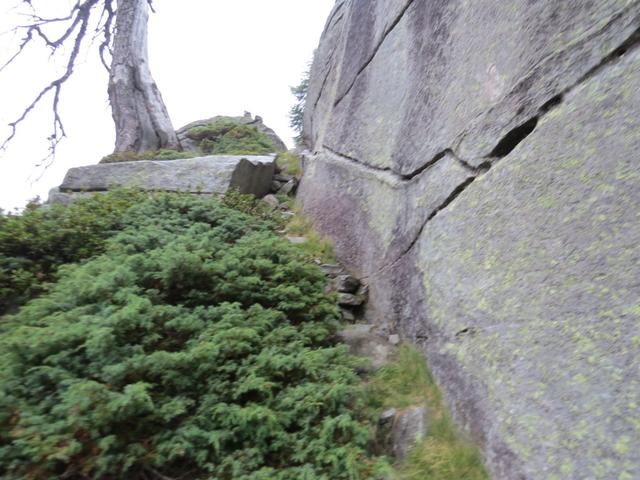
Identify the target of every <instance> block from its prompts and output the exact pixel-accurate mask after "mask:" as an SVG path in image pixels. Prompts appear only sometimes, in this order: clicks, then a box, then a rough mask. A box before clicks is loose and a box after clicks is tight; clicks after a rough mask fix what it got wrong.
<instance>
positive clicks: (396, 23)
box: [333, 0, 414, 107]
mask: <svg viewBox="0 0 640 480" xmlns="http://www.w3.org/2000/svg"><path fill="white" fill-rule="evenodd" d="M413 2H414V0H409V1H408V2H407V4H406V5H405V6H404V8H403V9H402V11H401V12H400V13H399V14H398V16H397V17H396V18H395V19H394V20H393V22H392V23H391V25H389V27H388V28H387V29H386V30H385V31H384V33H383V34H382V38H381V39H380V41H379V42H378V44H377V45H376V46H375V48H374V49H373V52H372V53H371V55H370V56H369V58H368V59H367V61H366V62H364V64H363V65H362V67H360V68H359V69H358V71H357V72H356V74H355V76H354V77H353V80H352V81H351V83H350V84H349V86H348V87H347V89H346V90H345V91H344V93H343V94H342V95H340V97H339V98H337V99H336V101H335V102H334V104H333V106H334V107H336V106H337V105H338V104H339V103H340V102H341V101H342V100H343V99H344V98H345V97H346V96H347V95H348V94H349V92H350V91H351V89H352V88H353V86H354V85H355V84H356V81H357V80H358V77H359V76H360V74H361V73H362V72H364V70H365V69H366V68H367V67H368V66H369V64H370V63H371V62H372V61H373V59H374V58H375V57H376V54H377V53H378V50H380V47H382V44H383V43H384V42H385V40H386V39H387V37H388V36H389V34H390V33H391V32H392V31H393V29H394V28H396V26H397V25H398V24H399V23H400V20H402V17H404V14H405V13H406V12H407V10H409V7H410V6H411V5H412V4H413Z"/></svg>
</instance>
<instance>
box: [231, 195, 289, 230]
mask: <svg viewBox="0 0 640 480" xmlns="http://www.w3.org/2000/svg"><path fill="white" fill-rule="evenodd" d="M222 202H223V203H224V204H225V205H226V206H227V207H229V208H233V209H234V210H237V211H239V212H242V213H246V214H248V215H252V216H254V217H258V218H260V219H263V220H266V221H268V222H271V223H272V225H273V226H274V227H276V228H282V227H283V226H284V222H283V219H282V214H281V213H280V212H279V211H274V210H273V209H272V208H271V207H270V206H269V205H268V204H267V203H266V202H263V201H262V200H261V199H259V198H257V197H256V196H255V195H247V194H243V193H240V192H238V191H237V190H234V189H231V190H229V191H228V192H227V193H226V194H225V195H224V197H223V199H222Z"/></svg>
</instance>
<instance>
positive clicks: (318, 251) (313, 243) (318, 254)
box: [286, 206, 337, 263]
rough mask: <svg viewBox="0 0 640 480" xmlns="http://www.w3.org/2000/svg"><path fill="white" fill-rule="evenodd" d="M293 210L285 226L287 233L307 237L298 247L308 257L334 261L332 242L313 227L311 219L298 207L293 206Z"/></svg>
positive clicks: (335, 259)
mask: <svg viewBox="0 0 640 480" xmlns="http://www.w3.org/2000/svg"><path fill="white" fill-rule="evenodd" d="M293 211H294V213H295V215H294V216H293V217H292V218H291V220H290V221H289V223H288V224H287V226H286V231H287V234H289V235H294V236H301V237H305V238H306V239H307V241H306V242H304V243H301V244H300V245H299V248H300V249H301V250H302V251H303V252H304V253H305V255H306V256H307V258H308V259H310V260H315V259H318V260H320V261H322V262H324V263H335V262H336V261H337V258H336V253H335V250H334V249H333V244H332V243H331V242H330V241H329V240H328V239H326V238H324V237H322V236H321V235H320V234H319V233H318V232H316V231H315V230H314V229H313V224H312V223H311V220H309V218H308V217H306V216H305V215H304V214H303V213H302V211H301V209H300V208H299V207H297V206H294V208H293Z"/></svg>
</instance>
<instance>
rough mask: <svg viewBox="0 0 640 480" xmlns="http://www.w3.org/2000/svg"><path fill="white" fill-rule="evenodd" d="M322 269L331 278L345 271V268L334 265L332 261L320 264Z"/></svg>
mask: <svg viewBox="0 0 640 480" xmlns="http://www.w3.org/2000/svg"><path fill="white" fill-rule="evenodd" d="M320 270H322V272H323V273H324V274H325V275H326V276H328V277H330V278H335V277H336V276H338V275H342V274H344V273H345V271H344V268H342V266H340V265H334V264H330V263H325V264H322V265H320Z"/></svg>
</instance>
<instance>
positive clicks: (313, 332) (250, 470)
mask: <svg viewBox="0 0 640 480" xmlns="http://www.w3.org/2000/svg"><path fill="white" fill-rule="evenodd" d="M121 222H122V225H123V228H122V229H121V231H120V232H119V233H117V234H116V235H115V236H113V237H111V238H110V239H108V240H107V241H106V243H105V245H104V248H103V250H104V253H102V254H101V255H99V256H96V257H94V258H92V259H91V260H89V261H87V262H85V263H83V264H77V265H68V266H64V267H62V268H61V270H60V272H59V274H58V281H57V283H55V284H53V285H52V286H51V287H50V289H49V290H48V291H47V292H46V294H44V295H42V296H41V297H40V298H37V299H35V300H32V301H31V302H30V303H28V304H27V305H26V306H24V307H23V308H22V309H21V310H20V311H19V312H18V313H17V314H15V315H13V316H6V317H4V319H3V322H2V323H0V362H1V364H2V367H3V368H2V369H0V477H1V478H3V479H7V480H17V479H33V480H41V479H59V478H66V479H72V480H74V479H87V478H91V479H124V478H127V479H134V480H135V479H162V478H192V479H220V480H231V479H233V480H261V479H264V480H266V479H269V480H271V479H275V480H278V479H280V480H304V479H306V480H319V479H322V480H329V479H331V480H334V479H358V478H372V476H373V475H374V472H375V471H376V468H377V466H378V465H379V462H378V460H377V459H375V458H372V457H370V456H368V454H367V451H366V449H367V445H368V442H369V437H370V435H369V428H368V426H367V424H366V422H365V421H364V420H363V419H362V418H361V417H360V416H359V414H357V413H355V412H356V410H354V408H353V407H354V401H355V398H356V396H357V392H358V386H357V384H358V378H357V376H356V374H355V373H354V368H353V360H352V359H351V358H350V357H349V356H348V355H347V353H346V349H345V347H342V346H336V345H335V344H334V333H335V330H336V327H337V318H338V315H337V312H336V307H335V303H334V301H333V299H332V298H331V297H329V296H327V295H326V294H325V293H324V287H325V279H324V277H323V275H322V273H321V272H320V270H319V269H318V268H317V267H316V266H314V265H312V264H309V263H308V262H306V261H305V260H304V258H303V254H302V253H301V252H300V251H299V250H298V249H297V248H296V247H295V246H292V245H290V244H288V242H286V241H285V240H283V239H281V238H280V237H278V236H277V235H275V234H274V233H272V231H271V230H270V228H269V226H268V224H267V223H265V222H263V221H262V220H260V219H257V218H255V217H251V216H249V215H245V214H243V213H241V212H238V211H235V210H232V209H229V208H227V207H225V206H224V205H223V204H221V203H220V202H219V201H217V200H215V199H207V198H203V197H197V196H183V195H177V194H162V195H154V196H152V197H151V198H149V199H147V200H145V201H143V202H139V203H138V204H137V205H135V206H133V207H131V208H130V209H128V210H127V212H126V213H125V214H124V215H123V217H122V219H121Z"/></svg>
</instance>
